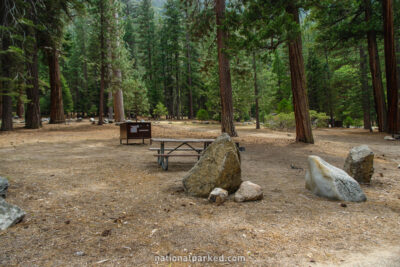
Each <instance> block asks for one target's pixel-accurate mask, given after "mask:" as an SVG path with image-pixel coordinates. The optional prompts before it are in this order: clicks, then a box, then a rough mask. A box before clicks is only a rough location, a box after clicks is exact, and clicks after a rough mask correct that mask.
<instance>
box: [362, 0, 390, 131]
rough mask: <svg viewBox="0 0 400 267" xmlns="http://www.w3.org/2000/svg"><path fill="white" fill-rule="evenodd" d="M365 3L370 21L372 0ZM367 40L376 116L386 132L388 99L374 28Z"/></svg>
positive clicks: (368, 34) (367, 20)
mask: <svg viewBox="0 0 400 267" xmlns="http://www.w3.org/2000/svg"><path fill="white" fill-rule="evenodd" d="M364 4H365V21H366V22H367V23H369V21H370V20H371V17H372V7H371V0H364ZM367 40H368V54H369V68H370V71H371V78H372V88H373V92H374V102H375V111H376V117H377V121H378V129H379V131H380V132H384V131H386V129H387V123H386V119H387V118H386V116H387V112H386V101H385V93H384V91H383V84H382V73H381V66H380V62H379V53H378V45H377V43H376V32H375V31H374V30H369V31H368V32H367Z"/></svg>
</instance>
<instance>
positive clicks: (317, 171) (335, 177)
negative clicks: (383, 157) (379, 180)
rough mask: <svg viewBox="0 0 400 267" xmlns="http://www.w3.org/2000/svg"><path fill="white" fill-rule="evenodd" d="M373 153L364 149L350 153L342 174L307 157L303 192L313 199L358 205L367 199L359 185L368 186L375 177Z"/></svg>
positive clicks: (359, 148) (341, 171) (312, 157)
mask: <svg viewBox="0 0 400 267" xmlns="http://www.w3.org/2000/svg"><path fill="white" fill-rule="evenodd" d="M373 161H374V153H373V152H372V151H371V149H370V148H369V147H368V146H366V145H362V146H358V147H354V148H352V149H351V150H350V152H349V155H348V156H347V158H346V161H345V164H344V170H342V169H339V168H337V167H335V166H333V165H330V164H329V163H327V162H326V161H324V160H323V159H321V158H320V157H318V156H309V157H308V167H309V170H308V171H307V173H306V177H305V180H306V188H307V189H308V190H310V191H311V192H312V193H314V194H315V195H318V196H321V197H326V198H330V199H336V200H343V201H352V202H361V201H366V200H367V197H366V196H365V194H364V192H363V191H362V189H361V187H360V184H359V183H363V184H369V183H370V182H371V177H372V175H373V173H374V167H373Z"/></svg>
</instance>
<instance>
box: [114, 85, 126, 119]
mask: <svg viewBox="0 0 400 267" xmlns="http://www.w3.org/2000/svg"><path fill="white" fill-rule="evenodd" d="M113 99H114V115H115V121H116V122H123V121H125V112H124V96H123V93H122V90H121V89H118V90H117V91H116V92H114V94H113Z"/></svg>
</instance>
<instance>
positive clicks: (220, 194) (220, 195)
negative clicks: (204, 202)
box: [208, 187, 228, 204]
mask: <svg viewBox="0 0 400 267" xmlns="http://www.w3.org/2000/svg"><path fill="white" fill-rule="evenodd" d="M227 197H228V191H226V190H225V189H222V188H219V187H217V188H214V190H213V191H211V193H210V195H209V196H208V201H210V202H215V203H217V204H222V203H224V202H225V200H226V198H227Z"/></svg>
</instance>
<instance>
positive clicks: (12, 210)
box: [0, 197, 25, 230]
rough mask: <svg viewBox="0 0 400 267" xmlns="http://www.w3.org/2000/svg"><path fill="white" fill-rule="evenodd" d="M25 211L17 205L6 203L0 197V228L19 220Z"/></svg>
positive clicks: (22, 217)
mask: <svg viewBox="0 0 400 267" xmlns="http://www.w3.org/2000/svg"><path fill="white" fill-rule="evenodd" d="M24 217H25V212H24V211H23V210H21V209H20V208H19V207H17V206H14V205H11V204H8V203H7V202H6V201H5V200H4V199H3V198H1V197H0V230H5V229H7V228H8V227H10V226H13V225H14V224H17V223H19V222H21V221H22V220H23V219H24Z"/></svg>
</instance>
